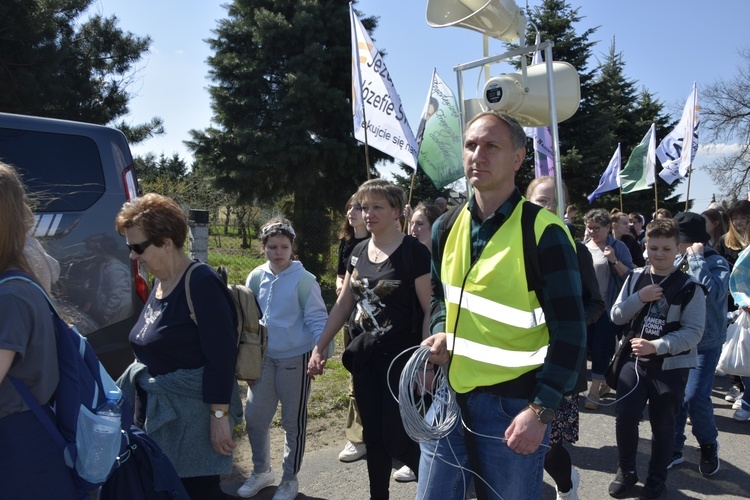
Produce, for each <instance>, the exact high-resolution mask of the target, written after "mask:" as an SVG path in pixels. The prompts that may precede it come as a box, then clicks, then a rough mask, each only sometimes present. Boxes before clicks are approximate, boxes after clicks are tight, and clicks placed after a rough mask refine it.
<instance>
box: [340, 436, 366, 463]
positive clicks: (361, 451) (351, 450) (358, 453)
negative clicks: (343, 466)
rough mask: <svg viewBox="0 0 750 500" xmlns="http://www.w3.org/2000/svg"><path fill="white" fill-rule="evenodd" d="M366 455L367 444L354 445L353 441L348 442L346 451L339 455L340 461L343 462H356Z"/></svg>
mask: <svg viewBox="0 0 750 500" xmlns="http://www.w3.org/2000/svg"><path fill="white" fill-rule="evenodd" d="M365 453H367V447H366V446H365V443H359V444H354V443H352V442H351V441H347V442H346V445H344V449H343V450H341V453H339V460H341V461H342V462H354V461H355V460H359V459H360V458H362V457H364V456H365Z"/></svg>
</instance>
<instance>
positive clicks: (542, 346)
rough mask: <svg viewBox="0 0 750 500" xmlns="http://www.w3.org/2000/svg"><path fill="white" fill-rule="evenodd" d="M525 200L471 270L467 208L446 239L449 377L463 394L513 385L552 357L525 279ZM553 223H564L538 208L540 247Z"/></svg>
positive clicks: (541, 315)
mask: <svg viewBox="0 0 750 500" xmlns="http://www.w3.org/2000/svg"><path fill="white" fill-rule="evenodd" d="M523 201H525V200H522V201H520V202H519V203H518V205H516V207H515V208H514V210H513V212H512V213H511V214H510V217H509V218H508V220H507V221H505V222H504V223H503V225H502V226H500V228H499V229H498V230H497V232H496V233H495V234H494V235H493V236H492V238H491V239H490V241H489V242H488V243H487V245H486V247H485V248H484V251H483V252H482V254H481V257H480V259H479V260H478V261H477V263H476V264H475V265H474V266H473V267H472V266H471V241H470V235H471V214H470V212H469V211H468V210H463V211H462V213H461V215H459V217H458V218H457V219H456V222H455V224H454V225H453V228H452V229H451V231H450V233H449V235H448V238H447V239H446V244H445V248H444V251H443V256H442V264H441V273H440V276H441V279H442V282H443V292H444V296H445V306H446V322H445V325H446V326H445V328H446V333H447V334H448V339H447V343H448V349H449V350H451V365H450V371H449V377H448V378H449V381H450V384H451V386H452V387H453V389H454V390H455V391H456V392H457V393H466V392H469V391H471V390H472V389H474V388H476V387H484V386H492V385H495V384H499V383H502V382H507V381H510V380H514V379H516V378H518V377H519V376H521V375H523V374H524V373H527V372H529V371H531V370H534V369H536V368H538V367H539V366H541V365H542V364H543V363H544V358H545V357H546V355H547V347H548V344H549V331H548V330H547V326H546V323H545V318H544V312H543V311H542V308H541V305H540V303H539V300H538V299H537V296H536V293H535V292H534V291H530V290H529V287H528V284H527V281H526V268H525V262H524V255H523V234H522V230H521V213H522V209H523V204H524V203H523ZM550 224H557V225H560V226H562V221H561V220H560V219H559V218H558V217H557V216H556V215H554V214H552V213H550V212H548V211H547V210H540V211H539V214H538V215H537V217H536V219H535V221H534V232H535V240H536V242H537V243H538V242H539V238H540V237H541V235H542V233H543V232H544V229H545V228H546V227H547V226H549V225H550ZM562 227H564V226H562ZM566 232H567V231H566ZM467 273H468V275H467ZM464 278H465V283H464ZM462 285H463V288H462ZM459 301H460V306H459ZM459 310H460V313H459ZM457 317H458V323H456V318H457Z"/></svg>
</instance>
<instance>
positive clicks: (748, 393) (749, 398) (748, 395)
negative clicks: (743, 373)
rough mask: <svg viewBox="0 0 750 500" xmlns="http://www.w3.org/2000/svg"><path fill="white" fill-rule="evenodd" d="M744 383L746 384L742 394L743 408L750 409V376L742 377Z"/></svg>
mask: <svg viewBox="0 0 750 500" xmlns="http://www.w3.org/2000/svg"><path fill="white" fill-rule="evenodd" d="M740 378H741V379H742V384H743V385H744V386H745V391H744V393H743V395H742V408H743V409H744V410H750V389H748V388H749V387H750V377H740Z"/></svg>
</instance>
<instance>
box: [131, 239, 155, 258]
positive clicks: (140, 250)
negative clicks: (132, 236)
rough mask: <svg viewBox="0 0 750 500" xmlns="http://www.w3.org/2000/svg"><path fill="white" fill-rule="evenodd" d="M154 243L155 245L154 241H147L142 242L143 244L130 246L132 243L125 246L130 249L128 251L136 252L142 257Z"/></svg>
mask: <svg viewBox="0 0 750 500" xmlns="http://www.w3.org/2000/svg"><path fill="white" fill-rule="evenodd" d="M153 243H154V242H153V241H151V240H146V241H143V242H141V243H133V244H130V243H126V244H125V246H126V247H128V250H130V251H131V252H135V253H137V254H138V255H141V254H143V252H145V251H146V249H147V248H148V247H150V246H151V245H152V244H153Z"/></svg>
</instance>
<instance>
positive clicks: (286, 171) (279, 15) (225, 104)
mask: <svg viewBox="0 0 750 500" xmlns="http://www.w3.org/2000/svg"><path fill="white" fill-rule="evenodd" d="M362 22H363V24H364V25H365V26H366V27H368V28H374V26H375V24H376V23H375V21H374V20H373V19H363V20H362ZM214 33H215V37H214V38H211V39H209V40H208V43H209V45H210V46H211V48H212V49H213V51H214V55H212V56H211V57H210V58H209V60H208V62H209V65H210V67H211V69H210V77H211V80H212V82H213V83H212V85H211V87H210V89H209V92H210V95H211V100H212V107H213V111H214V116H213V121H214V122H215V123H216V124H217V125H216V126H215V127H210V128H207V129H205V130H202V131H196V130H193V131H191V132H190V133H191V140H190V141H188V142H187V145H188V147H189V148H190V149H191V150H192V151H193V152H194V154H195V158H196V162H197V163H198V164H199V165H201V166H204V167H205V168H206V169H209V170H210V171H211V172H212V173H213V174H214V178H215V181H216V184H217V186H218V187H221V188H223V189H224V190H226V191H227V192H230V193H237V195H238V196H239V198H240V200H241V202H246V203H269V204H270V203H271V202H273V201H274V200H277V199H279V198H281V197H283V196H285V195H291V196H292V207H291V211H292V216H291V218H292V221H293V223H294V226H295V230H296V231H297V233H298V236H299V238H298V244H297V252H298V254H299V256H300V258H301V259H303V260H304V261H305V266H306V267H308V269H310V270H311V271H312V272H313V273H317V272H319V271H321V270H322V268H323V266H324V265H325V264H326V263H325V257H326V256H327V254H328V253H329V252H330V241H329V239H328V236H327V235H328V233H329V232H330V227H329V226H330V222H329V217H327V215H328V210H335V211H336V212H337V213H338V212H340V210H341V207H342V206H343V205H344V203H345V201H346V199H347V198H348V197H349V196H350V195H351V193H353V192H354V191H355V190H356V188H357V185H358V184H359V183H360V182H361V181H363V180H364V179H365V177H366V171H365V167H364V152H363V148H362V146H359V145H358V144H357V142H356V140H355V139H354V137H353V128H352V118H351V102H350V96H351V45H350V23H349V7H348V2H347V1H346V0H309V1H306V2H299V1H298V0H235V1H234V2H233V3H231V4H229V5H228V12H227V18H225V19H222V20H220V21H219V25H218V27H217V28H216V30H215V31H214ZM371 157H372V154H371ZM373 164H374V161H373Z"/></svg>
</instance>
